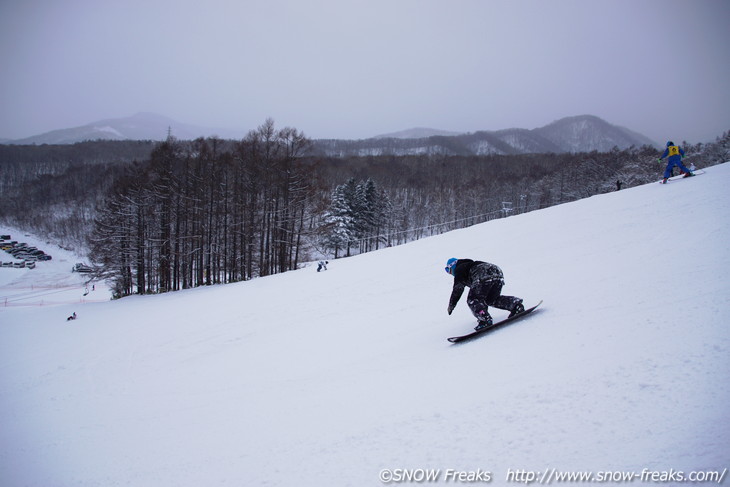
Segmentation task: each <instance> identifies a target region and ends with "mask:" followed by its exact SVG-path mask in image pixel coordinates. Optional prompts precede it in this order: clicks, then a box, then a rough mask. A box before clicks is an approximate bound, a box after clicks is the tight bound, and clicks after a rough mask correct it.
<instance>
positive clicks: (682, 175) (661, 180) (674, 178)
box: [659, 169, 705, 184]
mask: <svg viewBox="0 0 730 487" xmlns="http://www.w3.org/2000/svg"><path fill="white" fill-rule="evenodd" d="M692 174H694V175H695V176H699V175H700V174H705V171H704V170H702V169H695V170H694V171H692ZM678 179H684V174H680V175H679V176H672V177H671V178H669V179H667V183H668V182H669V181H676V180H678ZM659 184H666V183H664V179H660V180H659Z"/></svg>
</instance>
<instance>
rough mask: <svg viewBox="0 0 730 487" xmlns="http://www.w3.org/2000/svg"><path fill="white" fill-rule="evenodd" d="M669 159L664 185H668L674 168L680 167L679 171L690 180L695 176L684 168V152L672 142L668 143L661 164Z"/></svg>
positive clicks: (660, 160) (660, 159) (665, 170)
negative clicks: (665, 159) (663, 160)
mask: <svg viewBox="0 0 730 487" xmlns="http://www.w3.org/2000/svg"><path fill="white" fill-rule="evenodd" d="M665 157H667V167H666V169H664V180H663V181H662V183H666V182H667V179H669V177H670V176H671V175H672V169H674V166H677V167H679V170H680V171H682V172H683V173H684V177H685V178H688V177H690V176H694V174H692V171H690V170H689V169H687V168H686V167H684V164H682V157H684V150H683V149H682V148H681V147H679V146H678V145H674V142H672V141H671V140H670V141H669V142H667V148H666V149H665V150H664V154H662V156H661V157H660V158H659V162H662V159H664V158H665Z"/></svg>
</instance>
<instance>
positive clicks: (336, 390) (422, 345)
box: [0, 163, 730, 487]
mask: <svg viewBox="0 0 730 487" xmlns="http://www.w3.org/2000/svg"><path fill="white" fill-rule="evenodd" d="M728 184H730V164H728V163H726V164H723V165H720V166H714V167H711V168H709V169H707V173H706V175H702V176H698V177H696V178H692V179H688V180H682V181H681V182H677V183H672V184H669V185H659V184H650V185H646V186H641V187H637V188H632V189H627V190H622V191H620V192H616V193H610V194H605V195H600V196H595V197H592V198H588V199H585V200H581V201H578V202H573V203H569V204H564V205H560V206H555V207H552V208H548V209H545V210H541V211H535V212H532V213H527V214H524V215H519V216H513V217H510V218H506V219H501V220H495V221H492V222H489V223H485V224H482V225H477V226H474V227H471V228H468V229H463V230H458V231H454V232H450V233H448V234H444V235H441V236H437V237H432V238H428V239H424V240H420V241H417V242H413V243H411V244H408V245H404V246H400V247H395V248H390V249H385V250H381V251H378V252H373V253H370V254H365V255H361V256H357V257H352V258H348V259H341V260H336V261H331V265H330V266H329V270H328V271H327V272H321V273H317V272H315V270H314V267H307V268H304V269H301V270H298V271H293V272H289V273H285V274H281V275H276V276H270V277H266V278H262V279H255V280H252V281H249V282H245V283H239V284H229V285H225V286H212V287H208V288H199V289H194V290H187V291H181V292H176V293H169V294H166V295H159V296H133V297H128V298H124V299H121V300H117V301H107V300H106V299H103V300H102V299H99V300H98V301H99V302H80V301H77V299H78V294H79V287H76V288H75V289H73V296H71V295H69V296H71V297H68V299H67V300H66V301H62V303H63V304H57V305H52V306H8V307H1V308H0V431H1V432H2V438H3V440H2V443H1V444H0V478H2V484H3V485H5V486H10V487H14V486H49V485H53V486H71V485H74V486H91V485H104V486H114V485H133V486H168V485H169V486H202V485H205V486H211V485H275V486H284V485H297V486H320V485H352V486H368V485H374V486H376V485H382V484H381V482H380V481H379V479H378V473H379V471H380V470H381V469H384V468H390V469H396V468H424V469H426V468H436V469H442V470H445V469H447V468H452V469H457V470H467V471H476V470H477V469H481V470H484V471H491V472H492V473H493V481H492V482H491V485H505V484H506V481H505V477H506V473H507V471H508V469H513V470H514V469H525V470H544V469H546V468H556V469H561V470H577V471H608V470H610V471H616V470H622V471H631V470H635V471H639V472H640V471H641V469H643V468H650V469H654V470H669V469H670V468H673V469H675V470H684V471H691V470H699V469H714V470H720V471H722V469H723V468H725V467H730V426H728V425H730V421H729V419H730V418H729V417H728V416H729V415H728V411H730V409H728V403H729V401H730V393H729V392H728V387H727V384H728V382H729V380H730V332H729V331H728V328H727V327H728V323H729V322H730V297H728V275H730V256H729V255H728V248H727V245H728V242H729V241H730V216H729V215H730V193H729V192H728V191H727V187H728ZM449 257H460V258H461V257H464V258H467V257H468V258H474V259H480V260H487V261H490V262H494V263H496V264H497V265H499V266H500V267H501V268H502V269H503V270H504V272H505V279H506V282H507V284H506V286H505V288H504V292H505V293H506V294H513V295H517V296H520V297H523V298H525V304H526V305H528V306H531V305H532V304H535V303H537V301H539V300H540V299H544V303H543V305H542V306H541V308H539V309H538V310H537V311H536V312H535V313H534V314H532V315H530V316H528V317H525V318H524V319H522V320H519V321H517V322H515V323H514V324H511V325H509V326H507V327H505V328H504V329H500V330H497V331H495V332H493V333H490V334H488V335H486V336H484V337H482V338H480V339H477V340H474V341H471V342H467V343H465V344H459V345H451V344H449V343H448V342H447V341H446V337H449V336H454V335H458V334H463V333H465V332H467V331H469V330H470V329H471V328H472V327H473V326H474V322H475V320H474V318H473V317H472V316H471V314H470V312H469V310H468V307H467V305H466V296H464V297H462V300H461V301H460V303H459V305H458V306H457V308H456V310H455V311H454V313H453V315H452V316H448V315H447V313H446V306H447V304H448V297H449V294H450V292H451V285H452V282H453V281H452V279H450V278H449V276H447V275H445V273H444V271H443V266H444V263H445V261H446V260H447V259H448V258H449ZM68 259H72V257H68ZM66 265H67V267H68V270H70V266H71V265H72V263H69V262H67V263H66ZM18 271H21V272H26V274H23V275H22V277H23V279H31V278H32V279H33V280H35V284H34V285H42V284H43V283H44V279H46V280H57V279H61V280H63V279H66V277H63V275H62V273H60V272H59V273H54V272H51V268H45V269H44V268H43V267H41V264H39V266H38V268H37V269H36V270H34V271H25V270H20V269H18V270H15V269H0V273H5V272H18ZM30 272H35V274H30ZM64 272H65V271H64ZM69 274H70V273H69ZM74 278H75V277H74ZM1 279H5V281H2V280H1ZM13 283H16V284H17V283H18V281H17V280H16V279H15V278H13V279H9V278H7V275H5V277H1V276H0V284H2V286H3V289H4V290H5V292H10V291H7V289H10V288H12V286H13ZM23 285H27V282H24V283H23ZM74 285H75V286H79V284H78V282H76V284H74ZM81 286H83V285H81ZM69 292H71V291H69ZM96 292H100V291H99V290H97V291H96ZM101 292H102V293H104V292H106V293H108V291H107V290H104V289H102V290H101ZM74 311H76V312H77V313H78V316H79V318H78V319H77V320H76V321H73V322H66V320H65V318H66V316H68V315H70V314H71V313H72V312H74ZM493 316H494V318H495V320H498V319H501V318H504V317H505V316H506V312H503V311H501V310H493ZM442 483H443V482H442Z"/></svg>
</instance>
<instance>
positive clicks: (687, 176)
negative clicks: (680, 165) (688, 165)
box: [684, 172, 694, 178]
mask: <svg viewBox="0 0 730 487" xmlns="http://www.w3.org/2000/svg"><path fill="white" fill-rule="evenodd" d="M692 176H694V174H692V173H691V172H688V173H687V174H685V175H684V177H685V178H690V177H692Z"/></svg>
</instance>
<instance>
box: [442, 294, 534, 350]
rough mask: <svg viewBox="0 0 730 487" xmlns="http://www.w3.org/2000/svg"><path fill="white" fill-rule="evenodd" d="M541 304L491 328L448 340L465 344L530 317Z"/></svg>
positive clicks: (487, 327) (486, 327)
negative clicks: (467, 341)
mask: <svg viewBox="0 0 730 487" xmlns="http://www.w3.org/2000/svg"><path fill="white" fill-rule="evenodd" d="M541 304H542V300H540V302H539V303H537V304H536V305H535V306H533V307H532V308H527V309H526V310H525V311H523V312H522V313H518V314H516V315H514V316H512V317H510V318H505V319H503V320H502V321H499V322H497V323H494V324H493V325H491V326H485V327H484V328H482V329H480V330H475V331H473V332H471V333H468V334H466V335H462V336H458V337H451V338H448V339H447V340H449V341H450V342H451V343H459V342H463V341H466V340H471V339H473V338H476V337H478V336H480V335H483V334H485V333H488V332H490V331H494V330H495V329H497V328H501V327H502V326H504V325H506V324H507V323H511V322H513V321H515V320H519V319H520V318H522V317H523V316H525V315H528V314H530V313H532V312H533V311H535V309H537V307H538V306H540V305H541Z"/></svg>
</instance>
